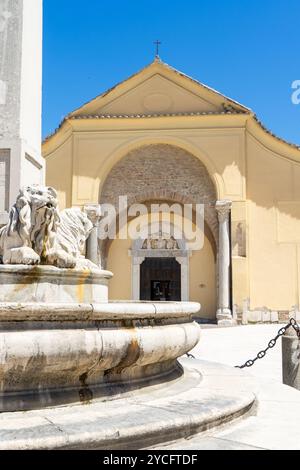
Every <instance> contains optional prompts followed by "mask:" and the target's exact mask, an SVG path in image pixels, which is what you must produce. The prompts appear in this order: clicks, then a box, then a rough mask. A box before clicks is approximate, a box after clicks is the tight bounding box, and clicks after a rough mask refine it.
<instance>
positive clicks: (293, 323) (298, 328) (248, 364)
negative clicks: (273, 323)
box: [236, 318, 300, 369]
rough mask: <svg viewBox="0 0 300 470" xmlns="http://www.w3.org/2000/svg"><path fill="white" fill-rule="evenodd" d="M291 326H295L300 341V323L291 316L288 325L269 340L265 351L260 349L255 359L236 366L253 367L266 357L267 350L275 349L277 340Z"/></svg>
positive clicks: (239, 367) (242, 367)
mask: <svg viewBox="0 0 300 470" xmlns="http://www.w3.org/2000/svg"><path fill="white" fill-rule="evenodd" d="M289 328H293V329H294V330H295V331H296V333H297V336H298V339H299V341H300V326H299V325H298V323H297V322H296V320H295V319H294V318H291V320H290V321H289V323H287V325H285V326H283V327H282V328H280V330H279V331H278V333H277V335H276V336H275V338H273V339H271V340H270V341H269V343H268V347H267V348H266V349H264V350H263V351H259V353H258V354H257V356H256V358H255V359H249V360H248V361H246V362H245V364H243V365H242V366H236V368H237V369H245V368H246V367H252V366H253V365H254V364H255V362H256V361H257V360H258V359H263V358H264V357H265V355H266V354H267V352H268V351H269V349H273V348H274V347H275V346H276V343H277V340H278V339H279V338H280V337H281V336H283V335H284V333H285V332H286V331H287V330H288V329H289Z"/></svg>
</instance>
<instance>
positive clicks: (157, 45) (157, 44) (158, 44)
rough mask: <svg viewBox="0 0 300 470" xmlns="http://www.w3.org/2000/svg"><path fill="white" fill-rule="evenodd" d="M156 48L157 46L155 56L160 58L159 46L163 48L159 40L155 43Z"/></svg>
mask: <svg viewBox="0 0 300 470" xmlns="http://www.w3.org/2000/svg"><path fill="white" fill-rule="evenodd" d="M154 44H155V46H156V54H155V56H156V57H159V46H161V42H160V41H159V40H158V39H157V41H155V42H154Z"/></svg>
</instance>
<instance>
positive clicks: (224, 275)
mask: <svg viewBox="0 0 300 470" xmlns="http://www.w3.org/2000/svg"><path fill="white" fill-rule="evenodd" d="M231 207H232V203H231V201H217V203H216V210H217V213H218V219H219V254H218V260H219V261H218V269H219V298H218V310H217V320H218V324H219V325H232V324H233V323H234V322H233V318H232V312H231V309H230V266H231V259H230V251H231V250H230V233H229V216H230V211H231Z"/></svg>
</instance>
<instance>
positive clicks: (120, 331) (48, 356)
mask: <svg viewBox="0 0 300 470" xmlns="http://www.w3.org/2000/svg"><path fill="white" fill-rule="evenodd" d="M71 272H72V271H71ZM198 310H199V305H198V304H193V303H191V304H190V303H184V304H181V303H175V304H172V303H165V304H162V305H158V304H152V303H149V304H148V303H145V304H143V303H141V304H139V303H129V304H125V303H116V304H108V303H105V302H103V304H90V305H78V304H76V303H70V304H69V305H68V304H65V305H64V304H49V305H48V304H45V303H43V304H39V303H35V304H22V303H19V304H18V303H17V304H9V303H6V304H2V305H1V304H0V390H1V393H0V411H15V410H26V409H34V408H41V407H45V406H50V405H56V404H63V403H70V402H78V401H83V402H86V401H90V400H91V399H92V398H93V397H103V398H105V399H107V397H110V396H114V395H115V396H118V395H120V394H122V393H124V392H127V391H128V390H131V389H134V388H139V387H141V386H143V387H145V386H146V385H149V383H151V382H153V381H158V382H163V381H167V380H170V379H171V378H174V377H178V376H180V375H181V374H182V370H181V368H180V367H179V366H178V363H177V358H178V357H180V356H182V355H183V354H185V353H186V352H188V351H190V350H191V349H193V348H194V347H195V346H196V344H197V343H198V341H199V337H200V327H199V325H198V324H197V323H195V322H193V320H192V314H193V313H196V312H197V311H198Z"/></svg>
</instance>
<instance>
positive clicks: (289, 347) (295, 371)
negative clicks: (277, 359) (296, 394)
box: [282, 328, 300, 390]
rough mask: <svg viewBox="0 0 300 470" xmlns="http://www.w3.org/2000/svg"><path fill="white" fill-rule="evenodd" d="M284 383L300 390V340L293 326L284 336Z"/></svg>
mask: <svg viewBox="0 0 300 470" xmlns="http://www.w3.org/2000/svg"><path fill="white" fill-rule="evenodd" d="M282 377H283V383H284V384H286V385H289V386H290V387H294V388H296V389H297V390H300V341H299V339H298V337H297V333H296V331H295V330H294V329H293V328H288V330H287V331H286V332H285V334H284V335H283V337H282Z"/></svg>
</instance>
